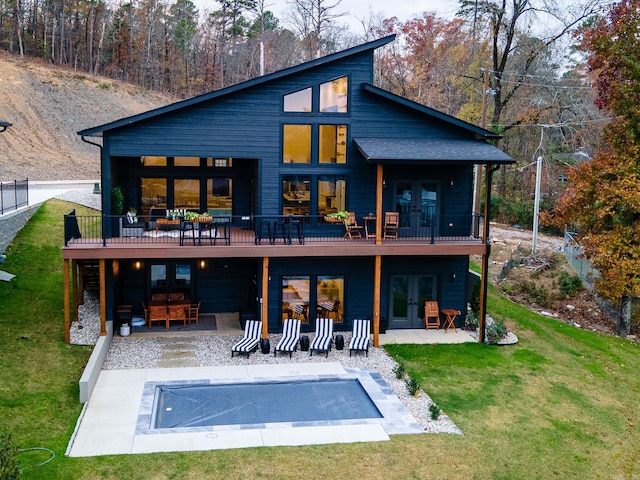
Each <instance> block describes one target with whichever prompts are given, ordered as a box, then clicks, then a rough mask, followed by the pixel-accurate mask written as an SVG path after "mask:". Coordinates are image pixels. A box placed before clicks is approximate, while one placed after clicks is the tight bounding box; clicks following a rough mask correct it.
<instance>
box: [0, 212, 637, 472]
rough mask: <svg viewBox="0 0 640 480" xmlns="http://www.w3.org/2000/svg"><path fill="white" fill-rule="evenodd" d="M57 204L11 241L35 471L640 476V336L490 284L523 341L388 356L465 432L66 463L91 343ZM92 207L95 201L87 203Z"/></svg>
mask: <svg viewBox="0 0 640 480" xmlns="http://www.w3.org/2000/svg"><path fill="white" fill-rule="evenodd" d="M74 207H76V206H75V205H71V204H68V203H65V202H61V201H58V200H52V201H49V202H47V203H46V204H45V205H44V206H43V207H42V208H41V209H40V211H39V212H38V213H37V214H36V215H34V216H33V217H32V219H31V220H30V221H29V223H28V224H27V225H26V226H25V227H24V229H23V230H22V231H21V232H20V234H19V235H18V237H17V238H16V240H15V242H14V243H13V245H12V246H11V247H10V248H9V249H8V250H7V261H6V263H5V265H3V267H2V268H3V269H5V270H7V271H9V272H11V273H14V274H16V275H17V278H16V279H14V280H13V281H12V282H11V283H6V282H0V351H2V355H1V356H0V418H2V422H1V423H0V433H3V432H4V433H7V432H8V433H11V435H12V437H13V439H14V441H15V442H16V443H17V444H18V445H19V446H20V447H22V448H31V447H42V448H46V449H50V450H52V451H53V452H54V453H55V458H53V460H51V461H49V462H48V463H46V464H45V465H42V466H38V464H39V463H41V462H44V461H45V460H47V459H48V458H49V456H50V455H49V453H48V452H47V451H44V450H36V451H28V452H25V453H21V454H19V456H18V458H19V460H20V462H21V464H22V467H23V469H22V477H23V478H27V479H43V478H45V479H57V478H61V479H62V478H64V479H97V478H105V479H106V478H114V479H120V478H130V477H131V476H132V472H135V476H136V478H141V479H146V478H149V479H151V478H153V479H170V478H180V479H183V478H193V479H201V478H225V479H238V480H245V479H247V478H269V479H296V478H309V479H314V478H320V477H322V478H357V477H362V478H366V479H382V478H384V479H421V478H425V479H426V478H429V479H439V478H442V479H471V478H473V479H521V478H527V479H549V478H562V479H568V478H576V479H586V478H589V479H591V478H594V479H595V478H607V479H632V478H640V428H638V425H639V423H640V419H639V418H638V415H639V414H638V412H639V411H640V376H639V375H638V373H639V372H640V368H639V366H640V362H639V359H640V345H638V344H636V343H633V342H630V341H627V340H622V339H619V338H615V337H609V336H603V335H599V334H595V333H591V332H586V331H583V330H579V329H576V328H574V327H570V326H568V325H565V324H563V323H560V322H558V321H555V320H553V319H548V318H545V317H541V316H539V315H536V314H534V313H532V312H530V311H528V310H527V309H524V308H522V307H520V306H518V305H515V304H513V303H511V302H509V301H508V300H506V299H504V298H501V297H499V296H498V295H497V294H496V292H495V291H493V290H491V291H490V297H489V311H490V313H491V314H492V315H493V316H494V317H495V318H504V319H505V320H506V323H507V325H508V326H509V327H510V328H511V329H512V330H513V331H514V332H515V333H516V334H517V335H518V337H519V339H520V342H519V343H518V344H517V345H514V346H505V347H496V346H483V345H478V344H465V345H396V346H389V347H388V351H389V352H390V353H391V354H392V355H393V356H394V357H395V358H397V360H398V361H400V362H402V363H403V364H404V365H405V367H406V369H407V371H408V372H409V373H411V374H412V375H417V376H419V377H420V378H421V379H422V382H423V389H424V390H425V391H426V392H427V393H428V394H429V395H430V396H431V397H432V398H433V399H434V401H435V402H436V403H437V404H438V405H439V406H440V407H441V408H442V409H443V410H444V411H445V412H446V413H447V414H448V415H449V416H450V417H451V418H452V419H453V421H454V422H455V423H456V424H457V425H458V426H459V427H460V428H461V429H462V431H463V432H464V435H445V434H437V435H436V434H430V435H407V436H394V437H392V439H391V441H390V442H380V443H362V444H351V445H322V446H311V447H291V448H289V447H282V448H254V449H238V450H226V451H211V452H194V453H184V452H183V453H163V454H153V455H130V456H105V457H95V458H67V457H65V456H64V454H65V450H66V447H67V443H68V441H69V438H70V437H71V434H72V432H73V429H74V427H75V423H76V421H77V419H78V415H79V414H80V412H81V409H82V406H81V404H80V403H78V379H79V377H80V375H81V372H82V368H83V366H84V364H85V363H86V361H87V359H88V357H89V355H90V353H91V350H90V348H87V347H79V346H71V345H66V344H65V343H64V341H63V339H64V335H63V325H64V319H63V298H62V297H63V288H62V282H63V278H62V258H61V250H60V247H61V245H62V243H63V233H62V216H63V214H64V213H67V212H68V211H69V210H71V208H74ZM78 213H79V214H80V215H82V214H83V209H82V208H78Z"/></svg>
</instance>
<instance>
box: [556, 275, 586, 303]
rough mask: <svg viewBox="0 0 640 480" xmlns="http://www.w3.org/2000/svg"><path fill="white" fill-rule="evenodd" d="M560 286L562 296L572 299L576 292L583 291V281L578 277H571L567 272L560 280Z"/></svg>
mask: <svg viewBox="0 0 640 480" xmlns="http://www.w3.org/2000/svg"><path fill="white" fill-rule="evenodd" d="M558 283H559V285H560V294H561V295H562V296H563V297H564V298H566V297H570V296H572V295H573V294H575V293H576V292H578V291H580V290H582V280H580V277H579V276H577V275H569V274H568V273H567V272H562V273H561V274H560V278H559V279H558Z"/></svg>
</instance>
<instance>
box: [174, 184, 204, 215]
mask: <svg viewBox="0 0 640 480" xmlns="http://www.w3.org/2000/svg"><path fill="white" fill-rule="evenodd" d="M173 195H174V198H173V208H179V209H182V208H184V209H191V210H199V209H200V180H199V179H197V178H177V179H175V180H174V181H173Z"/></svg>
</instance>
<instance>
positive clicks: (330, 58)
mask: <svg viewBox="0 0 640 480" xmlns="http://www.w3.org/2000/svg"><path fill="white" fill-rule="evenodd" d="M395 38H396V36H395V35H389V36H387V37H383V38H380V39H378V40H374V41H372V42H368V43H365V44H362V45H358V46H356V47H352V48H348V49H346V50H342V51H340V52H337V53H332V54H331V55H327V56H326V57H322V58H318V59H315V60H311V61H309V62H305V63H301V64H300V65H296V66H294V67H289V68H285V69H284V70H278V71H277V72H274V73H271V74H269V75H264V76H262V77H257V78H253V79H251V80H247V81H245V82H241V83H238V84H236V85H232V86H230V87H226V88H222V89H220V90H214V91H212V92H209V93H205V94H202V95H198V96H197V97H192V98H189V99H187V100H182V101H180V102H176V103H172V104H170V105H167V106H164V107H160V108H156V109H154V110H149V111H147V112H144V113H140V114H138V115H133V116H130V117H125V118H121V119H119V120H116V121H115V122H111V123H105V124H104V125H100V126H97V127H93V128H87V129H85V130H81V131H79V132H78V135H82V136H88V137H99V136H101V135H102V133H103V132H106V131H108V130H113V129H115V128H119V127H122V126H125V125H130V124H132V123H136V122H139V121H142V120H147V119H150V118H153V117H157V116H160V115H165V114H167V113H170V112H173V111H175V110H179V109H181V108H185V107H189V106H191V105H196V104H198V103H202V102H206V101H209V100H212V99H215V98H219V97H222V96H224V95H229V94H230V93H235V92H238V91H241V90H244V89H247V88H251V87H255V86H256V85H260V84H264V83H267V82H271V81H273V80H277V79H279V78H282V77H285V76H288V75H293V74H296V73H299V72H301V71H303V70H307V69H311V68H314V67H318V66H321V65H324V64H327V63H330V62H334V61H336V60H340V59H343V58H346V57H349V56H352V55H357V54H360V53H362V52H366V51H369V50H375V49H377V48H379V47H382V46H384V45H386V44H388V43H390V42H392V41H394V40H395Z"/></svg>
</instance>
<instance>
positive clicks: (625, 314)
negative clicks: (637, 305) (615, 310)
mask: <svg viewBox="0 0 640 480" xmlns="http://www.w3.org/2000/svg"><path fill="white" fill-rule="evenodd" d="M630 333H631V297H628V296H626V295H625V296H624V297H622V300H621V301H620V312H619V314H618V335H620V336H621V337H626V336H627V335H629V334H630Z"/></svg>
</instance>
